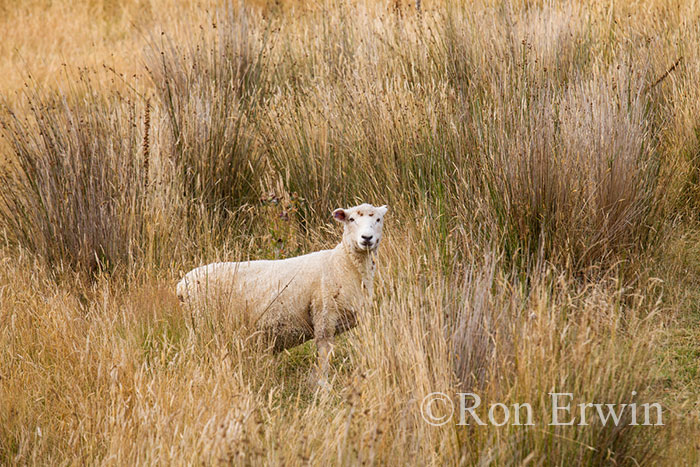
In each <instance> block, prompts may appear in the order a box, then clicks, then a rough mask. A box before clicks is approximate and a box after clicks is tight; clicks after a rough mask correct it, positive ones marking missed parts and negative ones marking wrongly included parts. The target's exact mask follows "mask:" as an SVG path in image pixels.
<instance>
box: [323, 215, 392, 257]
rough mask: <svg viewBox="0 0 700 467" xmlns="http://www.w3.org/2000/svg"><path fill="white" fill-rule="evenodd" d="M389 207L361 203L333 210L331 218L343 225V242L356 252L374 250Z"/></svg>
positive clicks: (377, 244)
mask: <svg viewBox="0 0 700 467" xmlns="http://www.w3.org/2000/svg"><path fill="white" fill-rule="evenodd" d="M388 210H389V208H388V207H387V206H386V205H384V206H379V207H375V206H372V205H371V204H366V203H365V204H361V205H359V206H355V207H352V208H348V209H342V208H339V209H336V210H335V211H333V219H335V220H336V221H338V222H341V223H342V224H343V225H344V229H345V230H344V232H343V242H345V243H346V244H347V245H348V246H349V247H351V248H352V249H353V250H354V251H356V252H370V251H375V250H376V249H377V247H378V246H379V242H380V241H381V239H382V228H383V227H384V216H385V215H386V212H387V211H388Z"/></svg>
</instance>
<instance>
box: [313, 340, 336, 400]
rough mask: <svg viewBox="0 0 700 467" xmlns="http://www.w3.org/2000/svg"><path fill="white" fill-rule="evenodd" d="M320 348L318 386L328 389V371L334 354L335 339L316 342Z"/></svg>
mask: <svg viewBox="0 0 700 467" xmlns="http://www.w3.org/2000/svg"><path fill="white" fill-rule="evenodd" d="M316 343H317V344H316V346H317V347H318V372H319V373H318V385H319V386H320V387H322V388H324V389H328V388H329V387H330V385H329V384H328V369H329V367H330V360H331V355H332V353H333V338H332V337H330V338H323V339H319V340H317V341H316Z"/></svg>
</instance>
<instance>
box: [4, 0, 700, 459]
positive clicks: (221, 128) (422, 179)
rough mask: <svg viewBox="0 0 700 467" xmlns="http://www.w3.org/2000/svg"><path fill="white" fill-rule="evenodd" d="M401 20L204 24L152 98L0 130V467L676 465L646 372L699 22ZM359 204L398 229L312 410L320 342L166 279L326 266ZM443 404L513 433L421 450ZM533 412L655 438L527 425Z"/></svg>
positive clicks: (161, 61) (496, 14) (350, 7)
mask: <svg viewBox="0 0 700 467" xmlns="http://www.w3.org/2000/svg"><path fill="white" fill-rule="evenodd" d="M153 2H154V4H155V3H157V2H156V0H153ZM163 5H165V3H163ZM404 7H405V5H403V4H395V2H393V1H392V2H384V3H382V2H380V3H365V2H356V3H346V2H343V3H340V4H335V3H332V4H331V3H323V4H320V5H316V6H313V7H310V6H307V7H305V8H296V7H295V6H294V5H286V4H285V5H284V6H279V7H270V8H267V9H265V11H264V14H262V13H259V12H258V11H257V10H255V9H251V8H244V7H243V6H240V5H233V6H231V5H228V4H227V5H226V6H225V7H222V8H220V9H217V8H213V9H212V12H211V15H210V17H209V19H208V20H207V21H206V22H205V23H204V24H202V26H201V28H199V29H198V31H199V32H198V33H197V34H184V33H182V32H181V31H182V30H180V31H179V32H178V31H177V30H171V31H169V32H166V33H165V34H163V35H161V36H158V35H155V36H148V35H147V38H146V39H145V40H144V41H143V42H145V43H143V42H138V43H134V49H138V50H145V54H144V61H145V63H146V65H145V67H144V70H143V71H144V72H145V73H146V74H147V76H148V78H149V80H148V82H147V83H144V82H140V83H132V82H131V81H130V79H129V77H126V76H124V77H121V78H120V79H117V80H115V82H114V83H112V84H110V85H109V86H102V85H95V84H91V83H90V82H88V81H87V80H86V79H85V78H84V79H83V80H81V81H78V82H76V83H75V84H73V85H72V86H71V87H67V88H64V89H63V90H62V91H59V92H56V91H52V90H49V89H46V88H43V87H41V86H36V87H33V88H31V89H30V90H29V91H28V93H27V100H28V101H29V102H30V106H27V107H24V106H23V103H22V102H21V101H20V102H14V101H11V103H9V104H7V105H6V108H5V109H4V112H3V113H2V115H1V116H0V122H1V123H2V125H3V126H2V137H3V141H2V143H0V154H1V155H2V159H4V160H7V161H9V162H6V163H3V164H4V165H2V166H1V167H0V170H2V172H1V173H2V177H3V178H2V182H3V190H2V191H0V229H1V233H2V237H0V238H2V239H3V240H4V241H3V243H2V245H1V246H0V248H1V249H0V251H1V252H2V256H0V349H2V350H0V463H105V464H173V463H175V464H191V463H206V464H214V463H236V464H246V465H247V464H258V463H269V464H275V465H305V464H329V463H330V464H333V463H335V464H341V465H345V464H353V465H354V464H362V463H368V464H409V463H410V464H414V463H419V464H426V465H437V464H440V465H442V464H448V465H475V464H496V465H501V464H518V465H520V464H528V463H537V464H543V465H560V464H565V463H575V464H586V465H604V464H608V463H615V464H623V465H638V464H640V463H652V464H653V463H658V464H670V463H674V462H680V463H688V464H692V463H694V462H697V460H698V459H697V453H696V451H697V449H696V448H695V446H694V445H693V442H694V440H695V439H696V438H697V434H698V433H699V431H698V426H697V423H696V422H695V420H696V416H697V414H696V413H695V412H694V411H693V410H695V409H693V408H692V406H691V405H690V403H685V402H684V403H680V402H679V401H678V397H679V396H678V395H677V393H676V392H674V390H673V389H672V388H673V387H674V385H675V384H679V381H681V379H679V378H678V377H677V375H676V374H675V373H674V368H675V366H674V365H676V364H677V363H674V362H673V361H669V360H668V359H667V358H666V357H665V355H666V354H667V352H666V350H665V349H664V348H663V347H662V346H665V345H667V344H666V342H667V341H668V339H667V329H669V328H671V329H675V328H676V327H678V326H679V325H678V322H687V320H686V321H683V320H680V318H682V317H683V316H686V312H687V309H689V308H690V309H692V308H693V307H695V302H696V294H693V292H692V291H689V290H686V289H688V288H689V287H692V286H693V284H694V281H693V280H692V278H690V276H692V274H693V271H696V270H698V269H699V268H700V266H698V264H700V260H699V259H698V258H697V251H696V250H697V248H695V247H694V246H692V243H693V240H692V239H694V238H697V230H696V229H697V227H696V225H697V224H696V223H694V220H693V219H694V217H695V212H694V211H693V208H692V206H695V203H696V202H697V197H696V192H697V190H696V185H697V164H696V161H695V153H696V152H697V147H698V144H697V143H698V141H697V128H700V124H699V121H698V119H697V115H696V114H697V112H695V110H697V102H696V100H693V99H692V98H690V97H688V96H692V95H694V93H697V91H698V90H699V89H698V83H700V80H699V79H698V78H699V73H700V65H699V64H700V60H699V58H700V55H698V53H697V51H696V50H695V49H696V48H693V47H692V45H693V44H695V43H697V41H698V40H699V39H700V29H698V27H697V25H696V24H694V23H692V22H689V21H686V20H685V18H690V17H695V16H697V14H698V13H700V12H698V11H697V5H684V6H683V7H682V10H683V11H682V12H681V11H680V10H681V9H679V10H678V11H677V10H674V9H673V8H671V5H670V4H668V3H665V2H663V1H659V2H651V4H650V5H649V8H647V9H635V8H634V5H632V4H628V3H627V2H617V3H614V4H610V3H605V4H603V3H599V2H595V1H592V2H588V3H585V4H577V5H564V4H557V3H550V2H534V3H532V2H515V1H512V2H511V1H504V2H495V3H494V2H476V3H473V4H469V6H465V5H459V4H452V3H450V2H442V1H436V2H435V3H433V4H430V3H423V4H422V11H421V13H420V14H417V13H416V12H415V11H414V10H411V9H407V8H404ZM693 15H695V16H693ZM195 18H198V16H197V15H196V14H194V13H192V14H191V16H184V17H183V18H181V21H182V22H183V23H188V22H194V21H195ZM153 21H156V22H157V18H156V19H153ZM194 29H195V28H193V27H192V24H189V25H188V27H187V28H184V29H183V30H186V31H192V30H194ZM678 55H683V60H682V61H680V62H679V64H678V65H677V66H676V67H675V68H674V69H673V70H671V71H668V70H669V69H670V67H671V65H673V64H674V63H675V62H676V60H677V57H678ZM116 76H119V75H118V74H117V75H116ZM120 83H121V84H120ZM137 96H139V97H137ZM2 159H0V160H2ZM364 201H367V202H373V203H381V204H384V203H387V204H389V205H390V213H389V215H388V217H387V226H386V230H385V235H386V239H385V240H384V241H383V244H382V247H381V251H380V252H379V256H378V258H377V262H378V264H377V266H378V273H377V278H376V288H375V292H376V298H375V302H374V303H373V304H372V306H371V307H370V309H368V310H365V311H364V312H363V315H362V317H361V319H360V324H359V326H358V328H357V329H355V330H353V331H352V332H349V333H347V334H346V335H344V336H343V337H341V338H340V339H339V341H338V344H337V346H336V348H335V351H334V356H333V364H332V368H333V373H334V374H333V384H332V386H333V388H332V390H331V391H330V392H329V393H323V392H318V391H316V390H315V387H314V386H313V385H311V384H309V378H308V375H310V374H312V373H313V370H314V362H315V347H314V345H313V344H306V345H303V346H300V347H298V348H295V349H292V350H291V351H290V352H285V353H282V354H280V355H274V356H273V355H270V354H269V353H267V352H266V351H265V350H264V349H262V348H260V346H259V345H258V343H257V341H256V339H255V338H254V337H253V338H251V336H250V330H249V329H247V328H246V324H245V319H242V318H243V317H242V316H240V315H238V314H237V313H236V310H231V309H230V306H227V304H226V303H213V304H212V305H211V306H210V307H209V310H208V312H207V313H205V314H203V315H201V316H191V315H189V313H188V312H187V310H183V309H182V308H181V307H180V306H179V304H178V303H177V300H176V298H175V296H174V293H173V287H174V283H175V282H176V280H177V279H178V278H179V277H180V276H181V274H182V272H183V271H185V270H188V269H189V268H191V267H193V266H196V265H198V264H201V263H204V262H209V261H213V260H237V259H246V258H251V259H254V258H280V257H286V256H290V255H295V254H299V253H303V252H308V251H311V250H315V249H320V248H326V247H329V246H332V245H333V244H334V242H337V241H338V239H339V234H340V233H339V231H338V226H337V225H335V224H334V223H332V222H331V220H330V212H331V211H332V210H333V209H334V208H337V207H339V206H348V205H352V204H354V203H356V202H364ZM62 265H64V266H70V267H71V268H72V269H74V270H77V271H81V272H90V273H93V274H89V275H88V278H86V277H84V275H75V276H74V275H70V274H69V275H64V276H62V277H61V280H56V275H55V274H54V271H55V270H56V269H60V267H61V266H62ZM95 272H105V274H94V273H95ZM676 319H678V321H676ZM684 331H687V332H689V333H691V334H692V333H693V332H694V331H693V330H692V328H688V329H684ZM693 335H694V334H693ZM691 348H694V349H697V347H692V346H691ZM435 391H441V392H444V393H446V394H449V395H451V396H453V398H454V400H455V401H457V400H458V399H457V397H456V393H457V392H474V393H477V394H479V396H480V397H481V398H482V401H483V404H484V405H487V404H488V403H491V402H501V403H504V404H506V405H508V406H512V404H514V403H522V402H529V403H530V404H531V405H532V407H533V412H534V417H535V426H512V425H505V426H502V427H497V426H476V425H474V424H471V425H470V426H457V425H456V424H455V422H456V421H457V419H454V420H453V421H452V422H451V423H448V424H446V425H443V426H432V425H430V424H428V423H426V421H425V420H424V419H423V417H422V416H421V410H420V407H421V401H422V400H423V398H424V397H425V396H426V395H427V394H429V393H431V392H435ZM550 392H568V393H573V394H574V398H575V400H574V401H572V403H573V404H578V403H582V402H591V403H608V404H615V403H632V402H636V403H637V404H639V405H641V404H643V403H651V402H659V403H661V404H662V405H663V407H664V422H665V423H666V425H665V426H631V425H629V424H628V423H625V422H628V421H629V420H628V419H627V418H625V419H624V420H623V423H622V424H619V425H618V426H614V425H612V424H609V425H603V424H601V423H599V422H593V421H591V422H590V424H589V425H574V426H550V425H549V421H550V417H551V413H550V406H551V400H550V396H549V393H550ZM574 407H575V406H574ZM574 410H575V409H574ZM590 413H593V409H591V411H590V412H589V414H590ZM479 415H480V416H481V417H482V418H483V419H487V418H488V416H487V414H486V413H485V411H484V412H479ZM694 417H695V418H694Z"/></svg>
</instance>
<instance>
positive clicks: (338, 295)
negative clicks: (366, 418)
mask: <svg viewBox="0 0 700 467" xmlns="http://www.w3.org/2000/svg"><path fill="white" fill-rule="evenodd" d="M387 210H388V207H387V206H386V205H384V206H380V207H375V206H372V205H370V204H361V205H359V206H355V207H352V208H348V209H336V210H335V211H333V219H335V220H336V221H337V222H339V223H341V224H343V227H344V228H343V238H342V241H341V242H340V243H339V244H338V245H337V246H336V247H335V248H333V249H331V250H321V251H317V252H314V253H309V254H306V255H303V256H297V257H294V258H288V259H282V260H270V261H267V260H258V261H244V262H224V263H212V264H208V265H206V266H201V267H198V268H196V269H193V270H192V271H190V272H188V273H187V274H186V275H185V276H184V278H183V279H182V280H181V281H180V282H179V283H178V284H177V295H178V298H179V299H180V301H181V302H183V303H187V304H192V305H195V304H197V303H199V304H201V303H203V301H206V300H208V299H209V298H211V297H212V294H224V295H223V296H224V297H225V298H224V300H225V301H226V302H225V303H226V306H227V307H230V308H232V309H233V310H234V311H235V312H239V313H245V314H246V315H245V317H246V318H247V319H248V322H250V323H254V330H255V331H256V332H257V331H262V334H263V335H264V336H266V337H267V338H268V339H269V341H270V342H271V346H272V348H273V349H274V351H276V352H279V351H282V350H284V349H289V348H292V347H295V346H297V345H299V344H302V343H304V342H306V341H308V340H310V339H314V340H315V342H316V346H317V349H318V380H317V382H318V384H319V385H320V386H322V387H325V388H328V387H329V386H328V380H327V377H328V367H329V360H330V356H331V353H332V350H333V343H334V339H335V336H336V335H338V334H340V333H343V332H345V331H347V330H349V329H352V328H353V327H355V326H356V325H357V317H358V313H359V312H360V311H361V310H362V309H363V307H364V306H365V305H366V304H368V303H370V302H371V300H372V296H373V292H374V272H375V260H374V258H375V256H376V252H377V248H378V247H379V243H380V241H381V239H382V229H383V227H384V217H385V215H386V213H387ZM219 296H221V295H219Z"/></svg>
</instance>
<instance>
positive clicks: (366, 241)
mask: <svg viewBox="0 0 700 467" xmlns="http://www.w3.org/2000/svg"><path fill="white" fill-rule="evenodd" d="M362 240H364V242H363V243H369V242H371V241H372V236H371V235H363V236H362Z"/></svg>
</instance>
